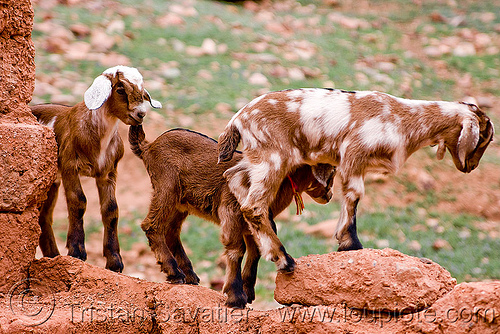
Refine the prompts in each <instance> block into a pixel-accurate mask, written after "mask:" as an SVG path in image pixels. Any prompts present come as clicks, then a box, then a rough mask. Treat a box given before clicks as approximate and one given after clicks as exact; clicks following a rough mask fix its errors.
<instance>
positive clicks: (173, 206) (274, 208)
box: [129, 125, 335, 308]
mask: <svg viewBox="0 0 500 334" xmlns="http://www.w3.org/2000/svg"><path fill="white" fill-rule="evenodd" d="M129 142H130V145H131V149H132V151H133V152H134V153H135V154H136V155H137V156H139V157H140V158H141V159H142V160H143V162H144V165H145V166H146V169H147V171H148V173H149V176H150V178H151V183H152V186H153V196H152V200H151V205H150V208H149V213H148V215H147V217H146V218H145V219H144V221H143V222H142V224H141V227H142V229H143V230H144V232H145V233H146V236H147V237H148V240H149V244H150V246H151V249H152V250H153V252H154V254H155V256H156V259H157V261H158V264H160V266H161V271H162V272H165V273H166V274H167V280H168V281H170V282H172V283H188V284H197V283H198V282H199V278H198V276H196V274H195V272H194V271H193V266H192V264H191V262H190V261H189V259H188V257H187V255H186V253H185V251H184V248H183V246H182V243H181V240H180V236H179V235H180V232H181V227H182V224H183V222H184V220H185V219H186V217H187V216H188V215H189V214H193V215H196V216H199V217H201V218H204V219H206V220H209V221H212V222H214V223H216V224H218V225H220V226H221V232H220V240H221V242H222V244H223V245H224V247H225V252H224V257H225V260H226V264H227V267H226V279H225V284H224V288H223V292H224V293H226V294H227V300H226V305H228V306H230V307H238V308H243V307H245V305H246V303H251V302H252V301H253V300H254V299H255V292H254V287H255V281H256V278H257V264H258V261H259V258H260V253H259V249H258V247H257V245H256V244H255V241H254V238H253V237H252V234H251V229H249V226H248V224H247V223H246V222H245V220H244V218H243V216H242V213H241V210H240V206H239V204H238V201H237V200H236V198H235V197H234V196H233V194H232V193H231V192H230V191H229V188H228V186H227V183H226V180H225V179H224V177H223V173H224V172H225V171H226V169H228V168H230V167H233V166H235V165H236V164H237V163H238V161H240V159H241V155H240V153H236V154H235V155H234V157H233V158H232V159H231V160H230V161H227V162H224V163H221V164H217V142H216V141H215V140H213V139H211V138H209V137H207V136H205V135H202V134H200V133H197V132H194V131H190V130H184V129H173V130H170V131H167V132H164V133H163V134H162V135H160V136H159V137H158V138H157V139H156V140H155V141H154V142H152V143H148V142H147V141H146V140H145V134H144V131H143V129H142V126H141V125H138V126H131V127H130V129H129ZM312 171H313V172H314V173H315V176H313V173H312ZM334 175H335V169H334V168H333V167H332V166H329V165H319V166H313V167H310V166H308V165H304V166H298V167H297V168H295V169H294V170H291V171H290V178H291V180H293V181H290V180H289V179H287V178H286V179H284V181H283V180H282V182H280V185H279V190H278V196H277V197H276V200H275V201H273V202H271V203H270V204H269V207H270V220H271V222H272V217H273V215H276V214H278V213H280V212H281V211H283V210H284V209H285V208H286V207H288V205H289V204H290V202H291V201H292V199H293V196H294V190H293V189H292V185H291V183H290V182H293V183H294V184H295V192H297V193H301V192H303V191H305V192H306V193H307V194H309V195H310V196H311V197H312V198H313V199H314V200H315V201H317V202H319V203H323V204H324V203H327V202H328V201H329V200H330V198H331V195H332V194H331V186H332V183H333V178H334ZM272 224H273V225H274V223H273V222H272ZM273 228H274V229H275V226H273ZM273 233H275V231H274V232H273ZM245 251H246V253H247V259H246V261H245V264H244V268H243V273H242V272H241V264H242V259H243V256H244V254H245ZM286 256H287V257H289V258H290V259H291V257H290V256H289V255H288V254H286ZM292 261H293V260H292Z"/></svg>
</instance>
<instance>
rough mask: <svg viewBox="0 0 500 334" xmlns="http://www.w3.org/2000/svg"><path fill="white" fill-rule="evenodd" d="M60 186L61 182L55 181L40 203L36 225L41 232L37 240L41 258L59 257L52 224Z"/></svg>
mask: <svg viewBox="0 0 500 334" xmlns="http://www.w3.org/2000/svg"><path fill="white" fill-rule="evenodd" d="M60 184H61V180H59V179H57V180H56V181H54V183H52V185H51V186H50V189H49V192H48V193H47V199H46V200H45V201H44V202H43V203H42V207H41V208H40V217H39V219H38V224H39V225H40V229H41V230H42V233H41V234H40V239H39V244H40V249H41V250H42V254H43V256H47V257H56V256H57V255H59V249H58V248H57V243H56V240H55V237H54V231H53V230H52V223H53V216H54V207H55V205H56V202H57V194H58V191H59V186H60Z"/></svg>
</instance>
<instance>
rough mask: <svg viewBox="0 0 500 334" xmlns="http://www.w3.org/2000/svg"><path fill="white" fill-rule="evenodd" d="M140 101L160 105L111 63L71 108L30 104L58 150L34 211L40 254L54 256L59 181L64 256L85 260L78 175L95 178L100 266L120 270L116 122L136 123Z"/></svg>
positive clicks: (136, 78)
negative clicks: (52, 177)
mask: <svg viewBox="0 0 500 334" xmlns="http://www.w3.org/2000/svg"><path fill="white" fill-rule="evenodd" d="M146 102H149V103H150V104H151V105H152V106H153V107H155V108H160V107H161V104H160V103H159V102H158V101H155V100H152V99H151V97H150V96H149V93H148V92H147V91H146V90H145V89H144V87H143V79H142V75H141V74H140V73H139V71H138V70H137V69H135V68H131V67H126V66H116V67H112V68H109V69H107V70H106V71H104V72H103V73H102V75H100V76H98V77H97V78H96V79H95V80H94V82H93V83H92V85H91V86H90V87H89V88H88V89H87V91H86V92H85V95H84V101H83V102H80V103H78V104H76V105H75V106H73V107H68V106H63V105H56V104H43V105H36V106H32V107H31V111H32V112H33V114H34V115H35V116H36V117H37V119H38V121H39V122H40V123H42V124H44V125H47V126H49V127H51V128H53V129H54V132H55V135H56V140H57V145H58V148H59V153H58V167H59V172H58V174H59V175H58V177H57V179H56V181H55V182H54V184H53V185H52V186H51V188H50V190H49V193H48V195H47V200H46V201H45V202H44V203H43V205H42V207H41V210H40V218H39V224H40V227H41V230H42V233H41V235H40V248H41V250H42V253H43V255H44V256H48V257H55V256H57V255H59V250H58V248H57V245H56V242H55V239H54V232H53V230H52V222H53V218H52V215H53V211H54V206H55V203H56V200H57V193H58V189H59V185H60V183H61V180H62V183H63V187H64V192H65V194H66V202H67V206H68V219H69V227H68V237H67V241H66V247H67V248H68V255H71V256H73V257H76V258H79V259H81V260H84V261H85V260H86V259H87V252H86V250H85V243H84V240H85V233H84V230H83V215H84V213H85V209H86V203H87V199H86V197H85V194H84V193H83V189H82V186H81V183H80V179H79V176H80V175H82V176H90V177H93V178H95V180H96V185H97V189H98V192H99V201H100V206H101V215H102V221H103V224H104V243H103V252H104V256H105V257H106V268H108V269H111V270H113V271H118V272H121V271H122V270H123V262H122V258H121V256H120V246H119V243H118V234H117V225H118V205H117V203H116V198H115V185H116V166H117V164H118V161H119V160H120V159H121V158H122V156H123V141H122V139H121V138H120V136H119V134H118V123H119V121H122V122H123V123H125V124H127V125H137V124H141V123H142V120H143V118H144V116H145V115H146V110H147V107H146Z"/></svg>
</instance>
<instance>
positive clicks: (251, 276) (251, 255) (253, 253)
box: [242, 233, 260, 304]
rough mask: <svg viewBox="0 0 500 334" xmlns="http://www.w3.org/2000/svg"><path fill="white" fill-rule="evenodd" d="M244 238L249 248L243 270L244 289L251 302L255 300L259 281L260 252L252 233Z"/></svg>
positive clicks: (248, 300) (248, 301)
mask: <svg viewBox="0 0 500 334" xmlns="http://www.w3.org/2000/svg"><path fill="white" fill-rule="evenodd" d="M243 238H244V239H245V245H246V248H247V252H246V253H247V257H246V259H245V265H244V266H243V272H242V279H243V291H244V292H245V294H246V295H247V303H249V304H250V303H252V302H253V301H254V300H255V282H256V281H257V267H258V265H259V259H260V252H259V247H258V246H257V244H256V243H255V240H254V238H253V236H252V235H251V234H250V233H245V234H244V235H243Z"/></svg>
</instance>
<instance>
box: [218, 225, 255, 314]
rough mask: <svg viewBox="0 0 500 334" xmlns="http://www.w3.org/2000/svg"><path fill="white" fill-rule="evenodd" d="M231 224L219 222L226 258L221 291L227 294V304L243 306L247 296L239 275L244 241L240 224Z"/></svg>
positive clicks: (243, 253) (237, 306)
mask: <svg viewBox="0 0 500 334" xmlns="http://www.w3.org/2000/svg"><path fill="white" fill-rule="evenodd" d="M242 223H243V224H245V223H244V222H242ZM232 224H234V221H233V222H224V221H223V222H221V238H220V239H221V242H222V244H223V245H224V248H225V251H224V258H225V260H226V279H225V280H224V287H223V288H222V292H223V293H224V294H226V295H227V299H226V305H227V306H229V307H234V308H245V305H246V304H247V302H248V298H247V295H246V294H245V292H244V291H243V279H242V277H241V262H242V261H243V256H244V255H245V242H244V241H243V236H242V231H241V228H242V226H239V227H238V228H235V226H232ZM243 227H244V226H243Z"/></svg>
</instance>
